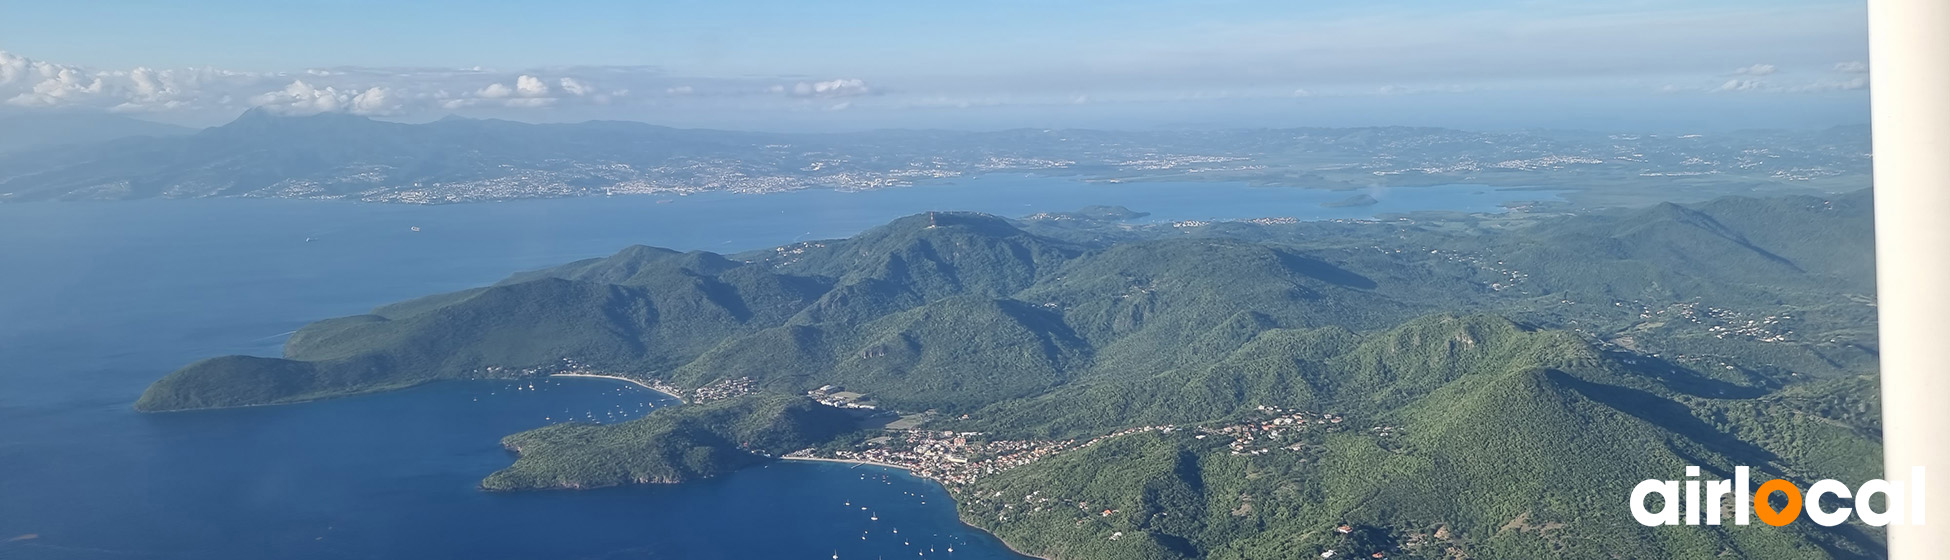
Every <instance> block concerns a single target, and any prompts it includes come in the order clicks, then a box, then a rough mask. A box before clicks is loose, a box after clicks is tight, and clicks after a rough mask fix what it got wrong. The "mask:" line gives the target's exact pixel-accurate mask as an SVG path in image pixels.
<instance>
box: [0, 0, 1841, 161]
mask: <svg viewBox="0 0 1950 560" xmlns="http://www.w3.org/2000/svg"><path fill="white" fill-rule="evenodd" d="M100 4H102V3H89V2H76V3H63V4H59V5H55V4H42V5H32V6H21V7H17V8H15V9H10V10H9V13H10V14H11V15H13V16H14V17H9V18H7V19H6V20H5V21H0V37H6V39H5V40H4V43H0V111H5V112H6V113H45V112H49V111H70V112H72V111H80V112H110V113H117V114H123V115H127V116H131V117H135V118H140V119H144V120H151V121H157V122H165V123H172V124H180V125H188V126H210V125H215V124H221V123H223V122H226V121H228V120H230V119H232V118H234V117H235V116H236V115H238V114H240V113H242V112H243V111H244V110H246V109H249V108H252V107H264V108H267V109H269V110H273V111H277V112H281V113H286V114H313V113H319V112H345V113H352V114H358V115H363V116H370V117H374V118H381V119H387V120H399V121H408V122H413V121H423V120H432V119H437V118H439V117H441V116H444V115H449V114H454V115H462V116H469V117H494V118H505V119H512V120H520V121H527V122H562V121H582V120H592V119H615V120H633V121H644V122H651V123H656V124H665V125H671V126H680V127H701V128H724V129H742V130H776V131H834V130H861V129H876V128H950V129H999V128H1017V127H1077V128H1106V129H1153V128H1229V127H1242V126H1368V125H1416V126H1445V127H1455V128H1469V129H1514V128H1583V129H1600V130H1645V131H1698V132H1706V131H1716V130H1730V129H1740V128H1821V127H1827V126H1834V125H1848V124H1859V123H1864V122H1866V121H1867V109H1868V96H1867V83H1868V81H1867V71H1868V68H1867V65H1866V64H1865V63H1864V62H1863V61H1865V60H1866V59H1867V38H1866V35H1867V26H1866V24H1865V23H1864V22H1865V19H1866V14H1865V8H1864V7H1863V6H1862V5H1860V3H1859V2H1846V3H1845V2H1837V1H1830V0H1805V1H1795V2H1757V1H1744V0H1743V1H1736V2H1720V3H1716V4H1715V5H1712V6H1698V5H1694V4H1690V3H1685V2H1678V1H1675V0H1641V1H1631V2H1613V3H1607V4H1605V5H1603V6H1591V5H1582V4H1575V3H1563V2H1549V1H1517V0H1500V1H1494V2H1486V3H1479V4H1477V5H1474V6H1471V7H1468V8H1456V7H1452V6H1447V5H1443V4H1441V3H1435V2H1427V1H1421V0H1393V1H1386V2H1370V3H1362V4H1360V5H1344V4H1343V5H1291V4H1287V3H1277V2H1261V1H1235V2H1224V3H1219V4H1211V5H1200V6H1176V5H1169V4H1166V3H1155V2H1143V3H1140V4H1132V3H1120V4H1117V5H1114V6H1109V5H1100V4H1095V3H1086V2H1054V3H1047V2H1037V3H1030V2H1008V3H1003V4H985V5H961V6H944V5H932V4H930V5H927V6H913V5H907V4H903V3H898V2H864V3H849V4H848V5H845V6H804V5H797V4H793V3H783V2H771V1H765V2H739V3H729V4H705V3H679V4H671V5H659V6H636V5H631V4H629V3H623V2H614V1H607V0H582V1H576V2H569V3H564V4H559V5H555V6H551V7H550V9H549V10H547V11H543V12H536V11H532V10H526V9H516V8H514V7H512V6H496V5H490V6H471V5H461V4H456V3H452V2H445V1H440V2H427V3H416V4H414V5H410V6H393V5H382V4H379V3H376V2H363V1H362V2H353V3H351V4H349V5H347V6H345V7H344V9H337V10H333V11H331V12H316V13H314V12H308V11H304V12H301V11H300V10H299V9H298V8H292V7H282V6H268V5H258V4H252V3H247V2H226V4H227V5H226V6H225V7H224V8H223V9H218V10H207V11H199V13H197V14H195V15H194V16H191V15H187V14H183V13H178V12H176V11H173V10H170V9H168V8H167V7H163V6H149V5H143V4H123V3H111V4H113V6H112V7H104V6H102V5H100ZM55 20H80V21H89V22H92V23H91V25H88V26H84V27H81V28H79V29H77V28H76V27H75V26H64V29H62V30H61V31H60V32H58V33H57V32H55V31H54V30H53V28H51V27H48V26H44V25H41V22H46V21H55ZM408 21H411V22H416V23H415V25H413V26H406V25H403V24H402V23H400V22H408ZM425 22H440V23H438V24H432V25H429V24H426V23H425ZM239 45H275V46H274V47H272V48H252V49H241V48H237V47H238V46H239Z"/></svg>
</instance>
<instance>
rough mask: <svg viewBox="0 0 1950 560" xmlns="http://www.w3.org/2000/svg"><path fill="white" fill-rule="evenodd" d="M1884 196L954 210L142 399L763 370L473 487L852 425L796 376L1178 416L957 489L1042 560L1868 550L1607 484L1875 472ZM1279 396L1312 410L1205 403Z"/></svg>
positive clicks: (1038, 431) (976, 401)
mask: <svg viewBox="0 0 1950 560" xmlns="http://www.w3.org/2000/svg"><path fill="white" fill-rule="evenodd" d="M1870 206H1871V199H1870V194H1869V193H1868V192H1866V191H1864V192H1859V193H1853V194H1849V195H1843V196H1838V197H1831V198H1825V199H1824V198H1814V197H1788V198H1780V199H1766V200H1760V199H1725V200H1718V201H1713V202H1708V203H1704V204H1698V205H1690V206H1681V205H1660V206H1655V207H1650V208H1641V209H1628V210H1617V211H1607V212H1595V213H1586V214H1578V215H1541V214H1540V215H1523V214H1516V215H1496V216H1455V215H1442V216H1430V215H1421V216H1406V217H1400V218H1397V219H1390V220H1378V221H1352V222H1301V223H1279V222H1267V223H1246V222H1231V223H1218V224H1211V225H1205V226H1196V227H1172V226H1166V225H1150V226H1146V225H1135V224H1130V223H1124V222H1123V221H1122V220H1125V219H1128V218H1130V217H1133V216H1134V215H1135V214H1134V213H1131V212H1129V211H1126V210H1122V209H1092V210H1089V211H1086V212H1080V213H1074V214H1052V215H1044V216H1040V217H1034V218H1033V219H1030V220H1027V221H1024V222H1010V221H1007V220H1003V219H999V218H995V217H991V216H985V215H979V214H967V213H946V212H942V213H929V214H921V215H916V216H910V217H907V218H902V219H900V220H896V221H894V222H892V223H890V224H887V225H885V226H882V227H879V228H875V229H873V230H870V231H867V232H864V233H862V234H860V235H857V236H855V237H853V238H849V239H842V240H827V241H816V242H806V243H798V244H793V245H788V246H784V247H778V248H775V249H771V250H765V251H757V252H752V253H747V254H741V255H732V256H721V255H716V254H711V253H702V252H691V253H680V252H676V251H668V250H663V249H654V248H649V247H633V248H630V249H626V250H624V251H622V252H619V253H618V254H616V255H614V256H611V257H607V258H602V259H591V260H587V261H581V262H576V263H571V264H568V265H564V266H561V267H556V268H552V269H547V270H541V271H535V272H529V273H523V274H518V275H515V276H513V277H511V278H509V279H508V280H506V281H504V282H502V283H499V284H496V285H494V286H489V287H484V288H477V289H474V290H467V291H463V292H456V293H453V294H445V295H436V296H432V297H428V298H423V299H419V300H414V301H409V302H405V303H400V304H395V305H391V306H386V307H382V308H379V309H376V310H374V311H373V312H372V313H371V314H368V315H361V316H356V317H348V318H341V319H332V320H327V321H321V322H318V323H315V324H313V325H310V326H307V327H305V328H304V329H303V330H301V331H300V332H299V333H297V334H296V335H294V336H293V337H292V339H291V340H290V342H289V343H288V344H287V346H286V350H285V356H284V357H282V358H255V357H241V356H231V357H221V358H213V359H209V360H204V361H200V362H197V363H194V364H191V365H189V366H187V367H185V368H183V369H182V370H179V371H177V372H174V373H171V374H170V375H169V376H167V377H165V378H164V379H162V380H160V381H158V382H157V383H156V384H155V385H154V386H152V387H151V388H150V390H149V391H148V392H147V393H145V394H144V395H143V397H142V400H141V401H140V402H138V403H137V407H138V408H140V409H142V410H179V409H189V408H206V407H221V406H240V405H251V404H268V403H278V402H294V401H301V400H307V399H316V398H324V397H330V396H335V395H345V394H354V393H360V392H369V391H377V390H385V389H391V388H396V387H401V386H406V385H411V384H415V383H424V382H429V381H436V380H441V379H457V378H479V377H520V376H530V375H539V374H545V373H550V372H556V371H565V370H575V371H596V372H602V373H609V374H614V375H623V376H628V377H632V378H636V379H641V380H646V381H647V380H656V381H661V382H665V383H669V384H671V385H674V386H675V387H677V388H679V389H686V390H688V389H694V388H698V387H703V386H707V385H711V384H713V383H719V382H723V381H725V380H734V379H745V378H749V379H750V380H751V382H752V384H753V386H754V387H756V389H757V390H758V391H759V395H754V396H746V397H739V398H735V399H731V400H726V401H717V402H710V403H705V404H700V405H688V406H685V407H681V408H676V409H670V410H662V411H658V412H656V413H654V414H651V415H650V416H647V417H645V418H643V419H640V420H636V421H632V422H628V423H624V424H619V425H611V426H589V425H559V426H551V427H547V428H542V429H539V430H534V431H531V432H526V433H523V434H517V435H514V436H510V437H509V438H508V439H507V441H506V443H507V445H508V446H509V447H510V448H511V449H516V450H518V451H519V452H520V453H521V455H522V456H521V459H520V460H518V461H517V462H516V463H515V464H514V466H512V467H510V468H509V469H507V470H504V471H501V472H498V473H495V474H494V475H493V476H491V477H489V478H488V479H487V481H485V482H484V483H483V485H484V487H486V488H489V489H523V488H588V487H598V486H609V485H616V484H630V483H644V482H674V481H682V480H690V479H694V478H698V477H705V476H712V475H716V474H721V473H724V472H727V471H729V470H732V469H736V468H739V467H742V466H746V465H750V464H753V463H756V462H759V461H763V460H765V457H766V456H768V455H777V454H779V453H783V452H788V451H793V450H798V449H804V448H826V449H837V448H843V447H846V446H850V445H855V444H857V443H859V442H860V441H862V440H865V439H867V438H866V434H862V433H859V432H857V431H855V430H854V428H853V425H854V424H853V421H852V420H851V418H850V417H849V416H847V413H845V412H843V411H841V410H840V409H836V408H832V407H826V406H822V405H818V404H815V403H813V402H811V401H809V400H807V399H805V398H803V397H797V396H791V397H788V396H784V395H799V394H804V392H805V391H807V390H809V389H813V388H817V387H820V386H822V385H827V384H835V385H843V386H844V387H845V389H846V390H847V391H849V392H854V393H861V394H864V395H867V396H868V397H870V398H871V400H872V401H873V402H874V403H876V404H878V405H880V406H883V407H886V408H891V409H894V410H897V411H901V412H906V413H922V412H930V414H925V415H920V414H914V415H912V417H913V418H915V419H917V421H921V419H925V422H924V423H923V424H922V426H923V427H924V428H926V429H930V430H937V429H938V430H955V431H981V432H988V433H989V434H990V435H991V436H992V437H1000V438H1009V439H1016V440H1055V439H1070V438H1077V439H1080V440H1081V439H1089V438H1095V437H1099V436H1103V435H1105V434H1110V433H1113V432H1118V431H1121V430H1127V429H1131V428H1135V427H1139V426H1161V425H1172V426H1174V429H1172V430H1168V431H1167V430H1162V429H1158V430H1146V431H1142V432H1140V433H1136V434H1130V435H1122V436H1117V437H1112V438H1109V439H1105V440H1102V441H1100V442H1098V443H1096V444H1093V445H1089V446H1085V447H1082V448H1079V449H1074V450H1069V451H1063V452H1060V453H1056V454H1055V455H1053V456H1051V457H1048V458H1044V459H1040V460H1037V461H1034V462H1029V463H1028V464H1026V465H1024V466H1019V467H1015V468H1011V469H1008V470H1005V471H1003V472H1001V473H999V474H995V475H993V476H983V477H980V478H979V479H977V480H976V481H975V482H972V483H966V484H964V483H955V485H954V486H952V487H951V488H950V489H951V490H952V491H953V492H954V493H955V495H956V496H957V498H958V500H959V501H960V507H961V508H962V513H963V515H964V518H965V519H968V520H969V521H970V522H971V523H974V524H976V525H978V526H981V527H983V528H985V529H989V530H992V531H994V532H996V533H997V534H999V535H1002V536H1003V537H1004V538H1006V539H1008V540H1009V541H1010V542H1011V543H1012V544H1013V545H1015V546H1017V548H1019V549H1022V550H1026V551H1029V552H1032V553H1036V554H1039V555H1043V556H1047V557H1052V558H1062V559H1065V560H1087V559H1096V558H1226V559H1248V558H1292V557H1297V556H1311V555H1317V554H1319V553H1320V552H1323V551H1326V550H1335V551H1337V552H1338V553H1340V554H1355V553H1359V554H1362V555H1363V556H1364V557H1365V556H1366V555H1368V554H1371V553H1373V552H1386V553H1387V554H1388V555H1390V556H1392V557H1412V558H1458V557H1472V558H1538V557H1579V558H1583V557H1608V556H1618V557H1658V558H1664V557H1674V558H1707V557H1718V556H1722V555H1726V556H1736V557H1764V558H1774V557H1781V558H1860V557H1874V556H1876V555H1877V554H1878V553H1879V551H1880V547H1881V545H1880V544H1879V539H1880V538H1881V537H1880V536H1879V535H1880V533H1879V532H1878V531H1876V530H1874V529H1871V528H1867V527H1860V526H1849V525H1845V526H1842V527H1838V528H1833V529H1826V528H1818V527H1814V526H1812V525H1809V526H1805V527H1804V526H1797V527H1794V528H1789V529H1775V528H1772V527H1734V526H1726V527H1721V528H1717V529H1709V528H1689V529H1688V530H1687V531H1666V530H1658V529H1647V528H1644V527H1641V526H1638V525H1637V524H1636V523H1634V522H1632V521H1631V520H1630V518H1629V516H1628V513H1627V509H1626V508H1625V506H1624V504H1623V497H1624V496H1626V495H1627V494H1628V493H1629V490H1630V487H1631V485H1633V484H1635V483H1636V482H1637V481H1639V480H1642V479H1647V478H1661V479H1665V478H1672V477H1675V476H1678V474H1677V473H1680V472H1683V469H1684V467H1685V466H1687V465H1699V466H1702V467H1703V468H1705V469H1706V470H1707V471H1708V472H1711V473H1716V474H1720V475H1724V474H1725V473H1728V472H1730V471H1731V469H1732V467H1734V466H1736V465H1747V466H1752V467H1754V468H1755V469H1757V472H1758V476H1763V477H1765V476H1777V477H1785V478H1789V479H1792V480H1796V481H1799V482H1806V481H1808V480H1812V479H1816V478H1839V479H1843V480H1849V481H1859V480H1862V479H1866V478H1870V477H1873V476H1875V475H1876V474H1877V473H1878V472H1879V469H1880V467H1879V465H1878V464H1877V461H1876V459H1875V458H1876V457H1878V456H1879V451H1880V447H1879V435H1878V433H1879V424H1878V423H1877V422H1878V421H1877V415H1878V411H1877V409H1876V407H1875V389H1876V384H1875V378H1874V376H1873V375H1872V374H1873V371H1874V360H1875V347H1876V342H1875V337H1874V335H1875V332H1874V308H1873V306H1872V305H1871V304H1872V302H1873V294H1874V281H1873V277H1872V271H1873V269H1874V262H1873V260H1872V259H1873V238H1872V234H1871V228H1870V221H1869V220H1870ZM1268 410H1282V411H1303V412H1307V413H1310V414H1331V415H1333V416H1334V418H1335V421H1334V422H1332V423H1331V424H1326V423H1321V424H1317V425H1312V427H1310V428H1308V429H1304V430H1301V429H1283V430H1284V431H1283V432H1282V435H1280V436H1278V437H1272V436H1268V437H1267V438H1266V439H1259V440H1254V441H1250V442H1248V441H1245V440H1243V439H1238V438H1236V437H1234V435H1230V434H1232V432H1225V431H1223V430H1222V428H1224V427H1226V426H1234V427H1237V426H1247V425H1250V424H1251V423H1253V422H1257V421H1258V420H1255V419H1256V418H1259V417H1260V416H1261V415H1264V414H1267V412H1266V411H1268ZM1323 418H1324V417H1323ZM1201 436H1207V437H1201ZM1105 510H1111V513H1109V514H1105V513H1104V511H1105ZM1340 524H1347V525H1348V528H1347V531H1346V532H1342V531H1337V530H1335V528H1336V527H1338V526H1339V525H1340Z"/></svg>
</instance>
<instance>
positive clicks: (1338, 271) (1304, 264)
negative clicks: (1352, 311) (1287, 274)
mask: <svg viewBox="0 0 1950 560" xmlns="http://www.w3.org/2000/svg"><path fill="white" fill-rule="evenodd" d="M1275 253H1277V254H1278V255H1280V264H1281V265H1282V266H1285V267H1286V268H1287V269H1288V270H1292V271H1294V272H1298V273H1300V274H1303V275H1306V276H1307V277H1308V278H1313V279H1315V280H1319V281H1322V282H1326V283H1329V284H1333V285H1336V286H1340V287H1343V288H1354V289H1359V290H1372V289H1374V288H1375V287H1376V286H1380V284H1377V283H1375V281H1374V279H1372V278H1368V277H1366V276H1362V275H1360V274H1357V273H1355V272H1353V271H1350V270H1348V269H1345V268H1341V267H1338V266H1334V265H1333V264H1332V263H1329V262H1327V261H1323V260H1320V259H1315V258H1311V257H1303V256H1300V255H1295V254H1293V253H1288V252H1286V251H1275Z"/></svg>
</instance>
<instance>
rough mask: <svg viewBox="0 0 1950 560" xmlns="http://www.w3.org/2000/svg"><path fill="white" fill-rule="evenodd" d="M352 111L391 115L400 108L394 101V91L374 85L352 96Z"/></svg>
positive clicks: (363, 113) (358, 113)
mask: <svg viewBox="0 0 1950 560" xmlns="http://www.w3.org/2000/svg"><path fill="white" fill-rule="evenodd" d="M351 109H352V113H353V114H355V115H390V114H393V113H395V112H398V111H399V110H400V105H399V104H398V103H397V102H395V101H394V99H393V95H392V91H391V90H388V89H386V88H385V87H382V86H373V87H371V88H367V89H366V91H363V92H360V93H359V95H355V96H353V97H352V105H351Z"/></svg>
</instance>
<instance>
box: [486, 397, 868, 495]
mask: <svg viewBox="0 0 1950 560" xmlns="http://www.w3.org/2000/svg"><path fill="white" fill-rule="evenodd" d="M856 427H857V426H856V418H855V417H854V415H853V414H850V413H848V412H846V411H843V410H841V409H837V408H833V407H829V406H824V405H820V404H818V403H815V402H812V400H810V399H807V398H805V397H788V396H778V395H747V396H742V397H736V398H732V399H726V400H720V401H713V402H709V403H704V404H693V405H686V406H680V407H674V408H664V409H660V410H657V411H655V412H652V413H650V414H649V415H647V416H644V417H643V418H638V419H635V420H631V421H628V422H623V423H619V424H574V423H571V424H556V425H553V426H548V427H544V428H537V429H534V430H529V431H526V432H522V433H519V434H514V435H511V436H508V437H507V438H504V439H503V440H502V442H501V443H502V445H503V446H505V447H507V448H508V449H509V450H512V451H514V452H516V453H519V454H520V455H521V458H519V459H517V460H515V464H514V465H512V466H509V467H508V468H506V469H502V470H500V471H496V472H495V473H494V474H491V475H488V477H487V479H486V480H484V481H482V482H481V486H482V487H483V488H486V489H489V490H540V489H548V488H577V489H583V488H600V487H604V486H617V485H622V484H645V483H674V482H683V481H687V480H695V479H699V478H707V477H712V476H718V475H721V474H724V473H728V472H731V471H733V470H737V469H739V468H742V467H745V466H749V465H752V464H756V463H759V462H763V461H766V460H767V457H771V456H777V455H779V454H783V453H787V452H791V451H796V450H799V449H804V448H806V447H811V446H814V445H818V444H820V443H824V442H826V441H828V440H831V439H833V437H834V436H837V435H839V434H841V433H844V432H849V431H853V430H854V429H856Z"/></svg>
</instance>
